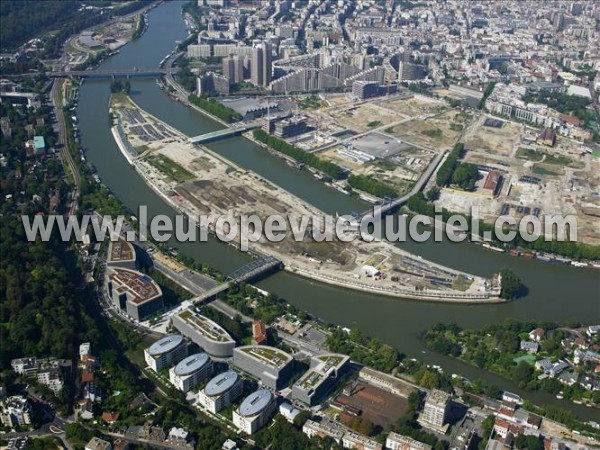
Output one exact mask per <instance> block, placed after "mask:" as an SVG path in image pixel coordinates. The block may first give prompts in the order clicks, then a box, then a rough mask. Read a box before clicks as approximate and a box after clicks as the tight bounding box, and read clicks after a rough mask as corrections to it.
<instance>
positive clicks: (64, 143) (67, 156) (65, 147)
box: [51, 79, 81, 215]
mask: <svg viewBox="0 0 600 450" xmlns="http://www.w3.org/2000/svg"><path fill="white" fill-rule="evenodd" d="M61 86H62V80H57V79H55V80H54V82H53V83H52V92H51V97H52V103H53V105H54V110H55V112H56V120H57V121H58V126H59V137H58V142H59V143H60V153H61V155H62V158H63V161H66V162H67V164H68V166H69V170H70V171H71V175H72V176H73V194H72V197H71V207H70V209H69V214H70V215H75V214H76V213H77V206H78V203H79V193H80V192H81V191H80V187H81V184H80V178H79V170H78V169H77V166H76V165H75V161H74V160H73V156H72V155H71V152H70V150H69V144H68V142H69V138H68V136H67V124H66V122H65V120H66V119H65V115H64V112H63V104H62V98H61V90H62V89H61Z"/></svg>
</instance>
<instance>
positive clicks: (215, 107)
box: [188, 94, 242, 123]
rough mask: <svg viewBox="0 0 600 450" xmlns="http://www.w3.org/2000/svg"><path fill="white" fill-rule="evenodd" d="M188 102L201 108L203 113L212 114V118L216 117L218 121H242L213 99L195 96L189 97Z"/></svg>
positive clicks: (237, 115)
mask: <svg viewBox="0 0 600 450" xmlns="http://www.w3.org/2000/svg"><path fill="white" fill-rule="evenodd" d="M188 100H189V101H190V102H191V103H192V104H194V105H196V106H198V107H199V108H202V109H203V110H204V111H206V112H208V113H210V114H212V115H213V116H217V117H218V118H219V119H221V120H224V121H225V122H229V123H231V122H237V121H238V120H241V119H242V115H241V114H240V113H238V112H236V111H234V110H233V109H231V108H228V107H227V106H224V105H222V104H221V103H219V102H218V101H217V100H215V99H214V98H208V99H207V98H204V97H198V96H196V95H193V94H192V95H190V96H189V97H188Z"/></svg>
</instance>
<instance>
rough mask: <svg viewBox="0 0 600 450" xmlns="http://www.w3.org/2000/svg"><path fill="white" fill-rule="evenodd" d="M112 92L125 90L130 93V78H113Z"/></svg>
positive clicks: (111, 83)
mask: <svg viewBox="0 0 600 450" xmlns="http://www.w3.org/2000/svg"><path fill="white" fill-rule="evenodd" d="M110 92H112V93H116V92H125V93H126V94H129V93H130V92H131V83H130V82H129V80H113V81H111V82H110Z"/></svg>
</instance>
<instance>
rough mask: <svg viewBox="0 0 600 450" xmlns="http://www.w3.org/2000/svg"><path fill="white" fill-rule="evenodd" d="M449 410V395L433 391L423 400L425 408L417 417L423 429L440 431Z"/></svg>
mask: <svg viewBox="0 0 600 450" xmlns="http://www.w3.org/2000/svg"><path fill="white" fill-rule="evenodd" d="M449 409H450V394H448V393H446V392H444V391H440V390H437V389H433V390H432V391H431V392H430V393H429V394H427V397H426V398H425V406H424V407H423V412H422V413H421V414H420V415H419V423H421V424H423V426H425V427H430V428H434V429H441V428H442V427H443V426H444V424H445V423H446V419H447V415H448V411H449Z"/></svg>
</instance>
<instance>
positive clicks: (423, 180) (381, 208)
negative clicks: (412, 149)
mask: <svg viewBox="0 0 600 450" xmlns="http://www.w3.org/2000/svg"><path fill="white" fill-rule="evenodd" d="M445 156H446V152H441V153H438V154H437V155H435V157H434V158H433V159H432V160H431V163H429V167H427V169H426V170H425V172H423V174H422V175H421V177H420V178H419V180H418V181H417V182H416V183H415V185H414V186H413V188H412V189H411V190H410V192H409V193H408V194H406V195H404V196H402V197H400V198H397V199H395V200H393V201H392V202H391V203H386V204H383V205H377V206H375V207H374V208H373V209H368V210H367V211H365V212H364V213H363V214H362V216H366V215H367V214H373V216H377V215H378V214H380V215H383V214H384V213H385V212H387V211H389V210H390V209H393V208H396V207H398V206H401V205H403V204H404V203H406V202H407V201H408V199H409V198H411V197H412V196H413V195H415V194H416V193H418V192H420V191H421V189H423V187H424V186H425V185H426V184H427V181H429V178H430V177H431V175H432V174H433V172H435V170H436V169H437V168H438V166H439V165H440V163H441V162H442V160H443V159H444V157H445Z"/></svg>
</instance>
